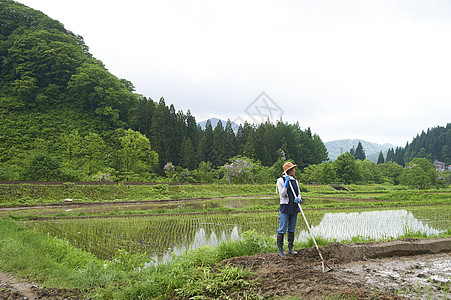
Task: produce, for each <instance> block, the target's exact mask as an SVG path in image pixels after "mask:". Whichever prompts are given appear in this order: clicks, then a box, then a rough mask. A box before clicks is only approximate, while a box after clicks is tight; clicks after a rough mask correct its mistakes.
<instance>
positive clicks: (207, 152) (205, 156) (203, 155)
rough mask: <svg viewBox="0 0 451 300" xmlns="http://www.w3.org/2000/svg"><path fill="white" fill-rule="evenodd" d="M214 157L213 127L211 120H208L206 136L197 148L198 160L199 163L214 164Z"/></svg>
mask: <svg viewBox="0 0 451 300" xmlns="http://www.w3.org/2000/svg"><path fill="white" fill-rule="evenodd" d="M213 155H214V154H213V127H212V126H211V122H210V120H207V123H206V124H205V131H204V135H203V136H202V138H201V139H200V142H199V145H198V146H197V158H198V161H199V162H202V161H205V162H208V161H209V162H213Z"/></svg>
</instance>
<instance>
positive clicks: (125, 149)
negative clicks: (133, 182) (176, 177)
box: [118, 129, 158, 180]
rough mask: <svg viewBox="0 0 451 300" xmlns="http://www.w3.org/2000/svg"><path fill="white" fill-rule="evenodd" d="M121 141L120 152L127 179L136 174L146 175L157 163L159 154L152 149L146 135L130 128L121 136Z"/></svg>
mask: <svg viewBox="0 0 451 300" xmlns="http://www.w3.org/2000/svg"><path fill="white" fill-rule="evenodd" d="M119 142H120V150H119V152H118V154H119V159H120V162H121V165H122V166H123V170H124V172H125V179H126V180H130V179H131V178H133V175H135V174H141V175H145V174H144V173H148V172H150V171H151V170H152V169H153V168H154V167H155V166H156V165H157V163H158V154H157V153H156V152H155V151H153V150H151V148H150V142H149V139H148V138H147V137H146V136H144V135H142V134H141V133H139V132H137V131H133V130H131V129H128V130H125V131H124V132H123V134H122V136H121V137H119Z"/></svg>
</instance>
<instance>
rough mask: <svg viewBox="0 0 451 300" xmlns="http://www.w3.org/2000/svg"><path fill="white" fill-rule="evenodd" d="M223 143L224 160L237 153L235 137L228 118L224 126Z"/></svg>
mask: <svg viewBox="0 0 451 300" xmlns="http://www.w3.org/2000/svg"><path fill="white" fill-rule="evenodd" d="M224 145H225V159H226V160H227V159H229V158H232V157H234V156H235V155H237V151H236V138H235V133H234V132H233V129H232V122H230V120H227V123H226V127H225V129H224Z"/></svg>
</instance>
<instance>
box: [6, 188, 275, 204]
mask: <svg viewBox="0 0 451 300" xmlns="http://www.w3.org/2000/svg"><path fill="white" fill-rule="evenodd" d="M260 194H262V195H267V194H274V185H272V184H263V185H258V184H243V185H238V184H233V185H232V184H198V185H196V184H188V185H167V184H157V185H130V186H128V185H123V184H118V185H75V184H71V185H67V184H61V185H36V184H35V185H33V184H1V185H0V206H27V205H35V204H38V203H59V202H63V200H64V199H66V198H70V199H73V200H74V201H77V202H85V201H118V200H120V201H123V200H124V199H134V200H161V199H167V200H168V199H184V198H213V197H226V196H245V195H260Z"/></svg>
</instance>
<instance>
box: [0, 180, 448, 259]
mask: <svg viewBox="0 0 451 300" xmlns="http://www.w3.org/2000/svg"><path fill="white" fill-rule="evenodd" d="M26 188H29V189H31V190H32V191H33V193H35V190H36V188H31V187H29V186H27V187H26ZM98 188H99V187H95V189H98ZM121 188H122V187H119V188H118V187H117V186H114V187H111V191H112V193H113V194H117V191H118V189H121ZM172 188H176V189H177V190H174V193H173V194H171V193H170V191H171V189H172ZM272 188H273V187H268V186H263V187H262V188H261V189H260V191H262V192H263V194H261V195H258V196H248V195H243V196H237V195H233V194H231V192H230V190H234V191H235V192H236V193H240V192H243V191H250V192H254V193H255V192H257V191H259V190H258V189H255V188H254V189H251V188H248V187H245V186H244V187H243V186H241V187H239V188H237V187H233V188H231V189H228V187H227V186H216V187H214V188H213V189H211V186H210V187H208V188H206V190H208V191H209V192H208V193H206V194H214V196H217V195H221V193H220V191H221V189H222V190H224V191H227V192H224V193H223V194H225V195H228V196H225V197H210V198H189V196H190V194H189V192H188V191H189V190H190V187H189V186H188V187H187V186H185V187H181V186H176V187H170V186H168V187H162V185H158V186H150V187H147V189H148V191H149V192H148V193H146V192H145V189H146V187H143V186H138V187H136V189H137V191H134V190H133V187H132V189H131V190H130V187H128V188H127V189H128V190H129V191H131V194H133V195H137V193H138V192H139V193H140V194H141V195H155V190H158V191H160V192H161V191H164V194H165V197H163V198H164V199H154V198H150V199H149V198H145V199H142V198H140V199H137V200H130V199H129V198H126V200H125V201H123V199H114V198H113V199H111V198H110V195H109V194H102V199H103V200H101V201H94V202H89V201H88V200H89V199H83V200H78V201H74V202H71V203H64V202H63V201H59V202H58V201H57V200H56V199H57V196H55V195H58V192H57V187H52V188H51V189H49V190H51V191H52V192H51V193H50V195H51V198H52V201H51V203H55V202H56V203H55V205H53V206H52V205H39V203H37V204H34V205H32V206H27V207H20V208H17V207H9V208H2V209H0V216H1V215H2V214H3V215H9V216H13V217H16V218H19V219H23V220H22V222H23V224H25V226H27V227H28V228H31V229H33V230H36V231H39V232H42V233H45V234H48V235H51V236H54V237H57V238H60V239H62V240H65V241H67V242H69V243H70V244H72V245H74V246H76V247H77V248H80V249H82V250H84V251H88V252H91V253H93V254H95V255H96V256H97V257H99V258H101V259H111V258H112V257H113V256H114V254H115V253H116V252H117V251H118V250H119V249H122V250H126V251H127V252H130V253H135V254H145V255H146V256H147V257H148V258H149V259H151V260H152V261H153V262H155V263H156V262H159V261H166V260H167V259H169V258H170V257H171V256H172V255H173V254H175V255H179V254H181V253H183V252H184V251H186V250H191V249H196V248H199V247H200V246H202V245H211V246H217V245H218V244H220V243H221V242H223V241H227V240H231V239H238V238H239V237H240V235H241V234H242V233H244V232H246V231H249V230H253V231H256V232H257V233H261V234H264V235H266V236H270V237H275V235H276V231H277V227H278V197H277V195H275V193H274V192H273V191H272ZM38 189H39V190H40V191H41V195H42V193H43V192H42V191H46V189H45V188H44V187H39V188H38ZM67 189H68V188H67V186H64V185H63V191H64V197H70V196H71V195H70V194H67ZM69 189H74V186H70V187H69ZM105 189H107V187H101V190H102V191H104V190H105ZM240 189H241V191H240ZM304 189H305V190H307V191H306V192H304V193H303V199H304V204H303V205H302V207H303V209H304V211H305V216H306V218H307V220H308V222H309V224H310V226H311V227H312V233H313V234H314V236H315V237H316V238H318V239H323V240H327V241H329V242H333V241H352V240H356V239H359V240H368V241H371V240H387V239H395V238H398V237H401V236H408V235H409V234H416V235H421V236H424V237H427V236H436V235H440V234H443V233H446V232H448V231H449V230H450V228H451V191H450V190H432V191H426V192H424V191H421V192H420V191H412V190H404V189H393V188H392V187H381V186H353V187H352V189H353V190H352V191H350V192H336V191H334V190H333V189H331V188H330V187H328V186H308V187H307V188H304ZM20 190H21V191H22V192H23V191H24V190H25V189H24V187H22V188H21V189H20ZM80 190H81V191H83V192H85V193H86V191H87V190H89V188H87V187H82V188H81V189H80ZM80 190H76V191H75V192H76V193H75V194H76V195H78V196H79V195H80V193H81V192H80ZM193 190H194V191H195V193H196V194H195V195H198V194H201V190H202V189H201V187H200V186H195V187H194V188H193ZM9 191H11V188H9ZM175 191H176V192H175ZM268 191H270V193H269V192H268ZM10 193H11V192H10ZM243 193H244V192H243ZM87 195H92V192H90V193H87ZM177 195H179V196H177ZM61 196H63V195H61ZM122 196H124V197H127V194H121V197H122ZM22 197H23V195H22ZM25 197H29V196H25ZM27 199H28V198H27ZM105 199H110V200H105ZM28 200H29V201H31V202H32V199H28ZM121 200H122V201H121ZM39 202H40V201H39ZM309 236H310V235H309V233H308V231H307V227H306V224H305V221H304V219H303V217H302V215H301V214H299V216H298V222H297V227H296V235H295V242H305V241H307V240H308V239H309Z"/></svg>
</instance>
